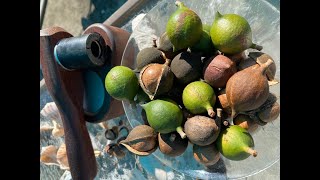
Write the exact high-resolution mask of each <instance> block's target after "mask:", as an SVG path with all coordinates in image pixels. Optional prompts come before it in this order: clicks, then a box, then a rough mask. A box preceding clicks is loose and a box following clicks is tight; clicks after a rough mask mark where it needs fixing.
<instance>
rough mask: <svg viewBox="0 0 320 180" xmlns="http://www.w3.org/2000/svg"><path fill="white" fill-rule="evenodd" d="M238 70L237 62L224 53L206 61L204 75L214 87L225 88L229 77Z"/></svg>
mask: <svg viewBox="0 0 320 180" xmlns="http://www.w3.org/2000/svg"><path fill="white" fill-rule="evenodd" d="M236 72H237V68H236V64H235V63H234V62H233V61H232V60H231V59H229V58H228V57H226V56H223V55H217V56H215V57H211V60H208V61H206V64H205V65H204V68H203V77H204V80H205V81H206V82H207V83H208V84H210V85H211V86H212V87H214V88H223V87H225V86H226V84H227V81H228V80H229V78H230V77H231V76H232V75H233V74H235V73H236Z"/></svg>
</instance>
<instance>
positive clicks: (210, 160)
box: [193, 143, 220, 166]
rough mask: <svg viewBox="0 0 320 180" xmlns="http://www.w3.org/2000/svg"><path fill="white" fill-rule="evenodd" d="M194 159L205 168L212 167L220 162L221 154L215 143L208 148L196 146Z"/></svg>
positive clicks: (194, 147)
mask: <svg viewBox="0 0 320 180" xmlns="http://www.w3.org/2000/svg"><path fill="white" fill-rule="evenodd" d="M193 157H194V159H195V160H196V161H198V162H199V163H201V164H203V165H205V166H211V165H214V164H216V163H217V162H218V161H219V159H220V152H219V151H218V149H217V148H216V146H215V144H214V143H212V144H209V145H206V146H198V145H196V144H194V145H193Z"/></svg>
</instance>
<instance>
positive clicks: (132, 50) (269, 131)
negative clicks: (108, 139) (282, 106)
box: [122, 0, 280, 179]
mask: <svg viewBox="0 0 320 180" xmlns="http://www.w3.org/2000/svg"><path fill="white" fill-rule="evenodd" d="M182 2H184V3H185V5H186V6H188V7H189V8H191V9H192V10H194V11H195V12H196V13H197V14H198V15H199V16H200V18H201V20H202V22H203V23H206V24H209V25H211V24H212V21H213V19H214V14H215V12H216V11H217V10H218V11H219V12H220V13H222V14H227V13H235V14H239V15H241V16H243V17H245V18H246V19H247V20H248V22H249V24H250V26H251V29H252V34H253V42H254V43H256V44H259V45H262V46H263V50H262V51H263V52H265V53H267V54H269V55H270V56H271V57H272V58H273V59H274V61H275V63H276V66H277V71H276V79H277V80H279V81H280V12H279V11H278V10H277V9H276V8H275V7H273V6H272V5H271V4H270V3H268V2H266V1H264V0H259V1H256V0H224V1H221V0H202V1H196V0H194V1H182ZM176 9H177V7H176V6H175V4H174V1H172V0H163V1H161V2H159V3H158V4H157V5H156V6H155V7H154V8H153V9H152V10H150V11H149V13H148V14H146V16H145V17H144V18H143V19H142V20H141V21H140V22H139V24H138V25H137V26H136V28H135V29H134V30H133V32H132V34H131V36H130V38H129V41H128V43H127V46H126V49H125V51H124V54H123V57H122V65H123V66H127V67H130V68H132V69H134V68H135V66H136V62H135V61H136V59H135V58H136V55H137V53H138V52H139V51H140V50H142V49H144V48H146V47H151V46H152V45H153V39H154V38H157V37H160V35H161V34H162V33H163V32H165V28H166V23H167V21H168V19H169V16H170V15H171V13H173V12H174V11H175V10H176ZM248 51H250V50H247V52H246V53H248ZM270 92H272V93H275V94H276V95H277V97H278V103H280V83H278V84H276V85H273V86H270ZM123 106H124V110H125V113H126V116H127V118H128V121H129V123H130V125H131V126H132V127H135V126H137V125H140V124H144V121H143V120H142V117H141V110H142V109H141V107H140V106H139V105H138V104H134V103H133V104H130V103H128V102H124V101H123ZM252 136H253V139H254V141H255V149H256V150H257V152H258V156H257V157H252V156H250V157H249V158H247V159H245V160H243V161H231V160H228V159H226V158H224V157H223V156H221V157H222V158H221V160H220V161H219V162H218V163H217V164H215V165H214V166H213V167H210V168H206V167H205V166H203V165H201V164H199V163H198V162H197V161H195V160H194V158H193V155H192V145H191V144H189V146H188V148H187V150H186V151H185V152H184V153H183V154H182V155H180V156H178V157H174V158H172V157H169V156H166V155H164V154H162V153H161V152H160V151H159V150H157V151H155V152H154V153H152V155H151V156H154V157H156V159H158V160H159V161H160V162H161V163H163V164H165V165H166V166H168V167H170V168H172V169H173V170H176V171H178V172H181V173H183V174H185V175H188V176H191V177H193V178H200V179H219V178H221V179H225V178H229V179H237V178H244V177H248V176H251V175H254V174H256V173H259V172H261V171H263V170H265V169H267V168H268V167H270V166H272V165H273V164H275V163H276V162H278V161H279V159H280V116H279V117H278V119H276V120H275V121H273V122H270V123H268V124H267V125H265V126H261V127H260V128H259V129H258V130H257V131H255V132H254V133H253V134H252ZM154 157H152V158H154Z"/></svg>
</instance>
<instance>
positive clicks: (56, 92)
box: [40, 27, 97, 180]
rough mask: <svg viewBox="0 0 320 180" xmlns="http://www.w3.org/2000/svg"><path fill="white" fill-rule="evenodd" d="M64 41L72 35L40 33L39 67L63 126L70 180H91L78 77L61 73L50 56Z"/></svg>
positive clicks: (50, 31)
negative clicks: (57, 45) (61, 41)
mask: <svg viewBox="0 0 320 180" xmlns="http://www.w3.org/2000/svg"><path fill="white" fill-rule="evenodd" d="M68 37H72V35H71V34H69V33H67V32H66V31H65V30H64V29H62V28H59V27H54V28H48V29H44V30H40V63H41V66H42V71H43V76H44V79H45V82H46V86H47V89H48V91H49V93H50V95H51V97H52V99H53V100H54V102H55V103H56V105H57V107H58V110H59V112H60V115H61V119H62V122H63V128H64V132H65V144H66V149H67V156H68V162H69V166H70V172H71V175H72V179H74V180H92V179H94V177H95V176H96V174H97V163H96V159H95V156H94V152H93V148H92V144H91V140H90V137H89V133H88V130H87V128H86V124H85V120H84V113H83V108H82V107H83V106H82V103H83V101H82V98H83V82H82V73H81V72H80V71H72V72H70V71H66V70H64V69H63V68H61V67H60V66H59V65H58V64H57V63H56V61H55V59H54V55H53V50H54V46H55V45H56V44H57V42H58V41H60V40H61V39H63V38H68Z"/></svg>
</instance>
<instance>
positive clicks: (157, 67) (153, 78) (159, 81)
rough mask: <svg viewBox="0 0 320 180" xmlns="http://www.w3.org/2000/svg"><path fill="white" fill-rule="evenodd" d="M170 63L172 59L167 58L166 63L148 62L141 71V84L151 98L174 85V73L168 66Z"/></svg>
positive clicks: (165, 91)
mask: <svg viewBox="0 0 320 180" xmlns="http://www.w3.org/2000/svg"><path fill="white" fill-rule="evenodd" d="M169 63H170V60H168V59H167V62H166V63H165V64H156V63H154V64H148V65H147V66H145V67H144V68H143V69H142V70H141V71H140V74H139V83H140V86H141V88H142V89H143V91H144V92H145V93H146V94H147V95H148V96H149V97H150V99H151V100H153V99H154V97H155V96H158V95H161V94H164V93H167V92H168V91H170V89H171V87H172V85H173V80H174V74H173V73H172V72H171V70H170V67H169V66H168V64H169Z"/></svg>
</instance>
